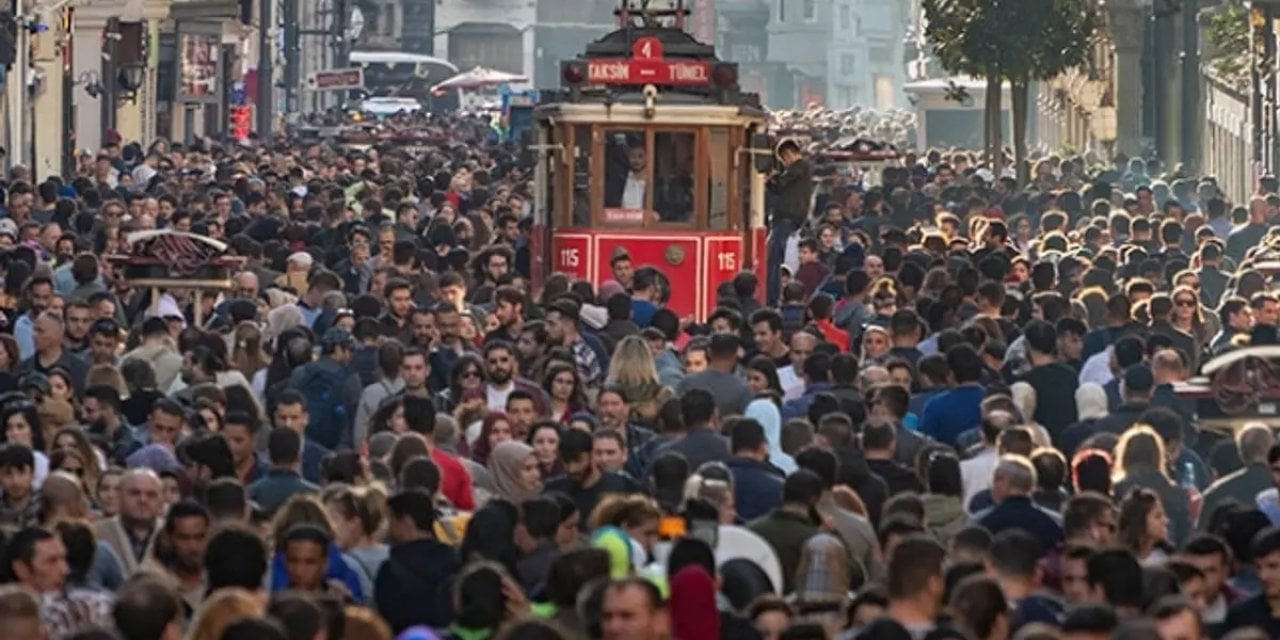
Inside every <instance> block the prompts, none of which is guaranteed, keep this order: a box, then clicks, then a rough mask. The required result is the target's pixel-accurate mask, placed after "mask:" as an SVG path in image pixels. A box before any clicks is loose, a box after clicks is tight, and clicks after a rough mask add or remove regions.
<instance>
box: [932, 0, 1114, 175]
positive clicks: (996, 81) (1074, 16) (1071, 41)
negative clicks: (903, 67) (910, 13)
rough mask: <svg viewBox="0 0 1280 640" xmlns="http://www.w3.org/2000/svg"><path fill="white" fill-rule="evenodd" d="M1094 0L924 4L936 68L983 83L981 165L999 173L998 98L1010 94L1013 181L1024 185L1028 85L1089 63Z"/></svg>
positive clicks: (937, 1)
mask: <svg viewBox="0 0 1280 640" xmlns="http://www.w3.org/2000/svg"><path fill="white" fill-rule="evenodd" d="M1097 2H1098V0H924V10H925V18H926V19H927V20H928V27H927V29H926V32H925V33H926V35H927V36H928V37H929V39H930V41H931V42H932V43H933V46H934V51H935V54H936V55H937V56H938V60H939V62H940V63H941V64H942V67H943V68H944V69H946V70H947V71H948V72H950V73H963V74H969V75H973V76H977V77H980V78H983V79H984V80H985V81H986V83H987V100H986V109H985V114H984V122H985V124H986V134H985V138H986V141H987V153H988V158H990V159H991V160H992V161H993V164H995V165H996V166H997V167H998V166H999V159H1000V157H1001V154H1000V153H999V150H1000V140H999V139H1000V137H1001V133H1000V132H1001V127H1000V102H1001V100H1000V98H1001V96H1000V94H1001V87H1002V85H1003V82H1004V81H1006V80H1007V81H1008V82H1009V86H1010V102H1011V104H1010V106H1011V109H1012V112H1013V114H1012V115H1013V148H1014V158H1015V162H1016V163H1017V164H1016V166H1017V168H1018V179H1019V182H1020V183H1023V184H1025V183H1026V181H1027V178H1028V167H1026V166H1025V164H1026V156H1027V144H1026V135H1027V118H1028V112H1029V108H1030V96H1031V85H1032V83H1034V82H1036V81H1040V80H1048V79H1050V78H1053V77H1054V76H1057V75H1059V74H1061V73H1062V72H1064V71H1066V70H1067V69H1070V68H1072V67H1075V66H1078V65H1082V64H1084V63H1085V62H1087V61H1088V59H1089V53H1090V48H1091V47H1092V45H1093V39H1094V33H1095V30H1096V28H1097V4H1096V3H1097Z"/></svg>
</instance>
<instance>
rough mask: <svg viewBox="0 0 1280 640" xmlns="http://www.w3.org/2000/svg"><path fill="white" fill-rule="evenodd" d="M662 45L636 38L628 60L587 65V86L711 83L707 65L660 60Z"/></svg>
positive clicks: (706, 63) (598, 61)
mask: <svg viewBox="0 0 1280 640" xmlns="http://www.w3.org/2000/svg"><path fill="white" fill-rule="evenodd" d="M662 54H663V51H662V41H661V40H658V39H657V38H640V39H638V40H636V41H635V43H634V44H633V46H632V47H631V57H630V58H606V59H600V60H590V61H588V62H587V83H588V84H624V85H643V84H656V85H686V86H689V85H705V84H710V82H711V63H710V62H708V61H704V60H675V59H666V58H664V57H663V55H662Z"/></svg>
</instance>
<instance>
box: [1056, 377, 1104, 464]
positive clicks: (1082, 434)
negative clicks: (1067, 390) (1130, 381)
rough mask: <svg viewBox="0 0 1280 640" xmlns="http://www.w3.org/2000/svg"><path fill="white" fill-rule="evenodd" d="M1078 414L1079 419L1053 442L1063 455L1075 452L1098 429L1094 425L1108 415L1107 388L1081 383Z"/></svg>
mask: <svg viewBox="0 0 1280 640" xmlns="http://www.w3.org/2000/svg"><path fill="white" fill-rule="evenodd" d="M1076 415H1077V416H1078V417H1079V421H1077V422H1076V423H1075V424H1072V425H1071V426H1069V427H1067V428H1066V430H1065V431H1063V432H1062V433H1061V434H1059V435H1058V437H1057V438H1056V441H1055V442H1054V443H1053V444H1054V446H1056V447H1058V448H1059V449H1061V450H1062V453H1063V455H1068V456H1069V455H1071V454H1073V453H1075V451H1076V449H1078V448H1079V447H1080V443H1082V442H1084V439H1085V438H1087V437H1089V436H1090V435H1093V433H1094V432H1096V431H1097V429H1096V428H1095V427H1094V425H1095V424H1096V423H1097V422H1098V420H1099V419H1101V418H1102V417H1104V416H1106V415H1107V392H1106V390H1105V389H1103V388H1102V386H1101V385H1099V384H1097V383H1094V382H1086V383H1084V384H1082V385H1080V386H1079V387H1078V388H1077V389H1076Z"/></svg>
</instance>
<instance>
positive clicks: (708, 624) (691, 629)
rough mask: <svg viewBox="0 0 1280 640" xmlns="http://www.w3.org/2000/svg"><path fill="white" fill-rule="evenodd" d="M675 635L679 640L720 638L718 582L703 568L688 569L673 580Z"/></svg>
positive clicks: (672, 621) (673, 624) (672, 604)
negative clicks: (717, 601)
mask: <svg viewBox="0 0 1280 640" xmlns="http://www.w3.org/2000/svg"><path fill="white" fill-rule="evenodd" d="M670 607H671V635H672V637H673V638H675V639H676V640H707V639H714V638H719V637H720V610H719V609H718V608H717V607H716V583H715V579H714V578H712V577H711V574H709V573H707V570H706V569H704V568H703V567H700V566H693V565H691V566H687V567H685V568H683V569H681V570H680V571H678V572H676V574H675V575H674V576H672V577H671V599H670Z"/></svg>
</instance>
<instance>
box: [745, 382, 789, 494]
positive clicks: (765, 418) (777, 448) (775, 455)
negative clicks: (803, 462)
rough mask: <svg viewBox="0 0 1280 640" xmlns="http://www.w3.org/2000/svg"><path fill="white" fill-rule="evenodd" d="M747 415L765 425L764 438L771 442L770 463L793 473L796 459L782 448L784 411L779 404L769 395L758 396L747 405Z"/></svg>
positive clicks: (787, 472)
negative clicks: (779, 408)
mask: <svg viewBox="0 0 1280 640" xmlns="http://www.w3.org/2000/svg"><path fill="white" fill-rule="evenodd" d="M746 416H747V417H748V418H751V419H752V420H755V421H756V422H759V423H760V426H762V427H764V439H765V440H767V441H768V442H769V464H772V465H773V466H775V467H777V468H779V469H781V470H782V472H783V473H785V474H787V475H791V473H792V472H794V471H795V470H796V461H795V460H794V459H792V458H791V456H789V455H787V454H786V452H784V451H783V450H782V412H781V411H779V410H778V405H777V404H774V402H773V400H772V399H771V398H768V397H764V398H756V399H755V400H752V401H751V403H750V404H748V405H747V413H746Z"/></svg>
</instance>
